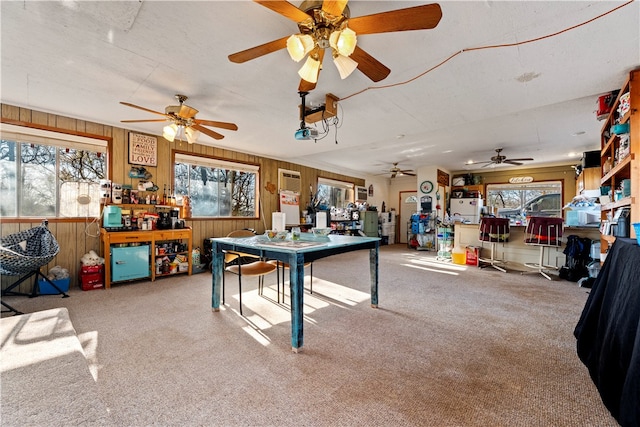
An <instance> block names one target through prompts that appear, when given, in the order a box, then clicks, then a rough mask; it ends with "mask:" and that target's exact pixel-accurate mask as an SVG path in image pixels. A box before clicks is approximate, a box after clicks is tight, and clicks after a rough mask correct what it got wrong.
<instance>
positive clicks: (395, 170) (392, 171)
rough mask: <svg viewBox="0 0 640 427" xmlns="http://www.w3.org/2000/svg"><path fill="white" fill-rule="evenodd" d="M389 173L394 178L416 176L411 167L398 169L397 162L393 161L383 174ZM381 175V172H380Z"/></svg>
mask: <svg viewBox="0 0 640 427" xmlns="http://www.w3.org/2000/svg"><path fill="white" fill-rule="evenodd" d="M387 173H388V174H391V178H395V177H396V176H398V175H399V176H403V175H406V176H416V173H415V172H414V171H412V170H411V169H400V168H399V167H398V162H396V163H393V166H392V167H391V169H389V170H388V171H387V172H385V174H387ZM381 175H382V174H381Z"/></svg>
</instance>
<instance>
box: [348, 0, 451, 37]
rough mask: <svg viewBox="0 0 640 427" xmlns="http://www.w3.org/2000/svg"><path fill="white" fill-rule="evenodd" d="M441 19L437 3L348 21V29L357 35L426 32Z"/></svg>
mask: <svg viewBox="0 0 640 427" xmlns="http://www.w3.org/2000/svg"><path fill="white" fill-rule="evenodd" d="M441 18H442V9H440V5H439V4H437V3H433V4H425V5H422V6H414V7H408V8H406V9H398V10H391V11H389V12H381V13H374V14H372V15H365V16H358V17H356V18H351V19H349V24H348V25H349V28H351V29H352V30H353V31H355V32H356V33H357V34H358V35H363V34H379V33H390V32H395V31H410V30H428V29H431V28H435V27H436V25H438V23H439V22H440V19H441Z"/></svg>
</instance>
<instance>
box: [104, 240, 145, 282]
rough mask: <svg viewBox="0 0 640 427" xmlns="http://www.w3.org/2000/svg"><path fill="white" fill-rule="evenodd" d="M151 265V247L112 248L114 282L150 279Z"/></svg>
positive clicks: (112, 278)
mask: <svg viewBox="0 0 640 427" xmlns="http://www.w3.org/2000/svg"><path fill="white" fill-rule="evenodd" d="M149 265H150V264H149V245H140V246H127V247H121V248H119V247H111V281H112V282H118V281H123V280H133V279H144V278H147V277H150V276H151V271H150V269H149Z"/></svg>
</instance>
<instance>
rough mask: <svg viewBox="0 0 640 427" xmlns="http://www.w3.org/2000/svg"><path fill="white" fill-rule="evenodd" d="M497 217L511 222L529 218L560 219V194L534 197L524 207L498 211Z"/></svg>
mask: <svg viewBox="0 0 640 427" xmlns="http://www.w3.org/2000/svg"><path fill="white" fill-rule="evenodd" d="M498 216H500V217H502V218H509V219H511V220H512V221H514V220H517V219H518V218H520V219H522V218H525V217H529V216H548V217H561V216H562V201H561V199H560V193H549V194H543V195H541V196H536V197H534V198H533V199H531V200H529V201H528V202H526V203H525V204H524V207H519V208H502V209H498Z"/></svg>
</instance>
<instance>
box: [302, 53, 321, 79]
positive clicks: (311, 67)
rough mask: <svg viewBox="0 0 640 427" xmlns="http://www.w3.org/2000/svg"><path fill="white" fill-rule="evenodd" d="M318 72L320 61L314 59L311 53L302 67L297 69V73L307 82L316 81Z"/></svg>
mask: <svg viewBox="0 0 640 427" xmlns="http://www.w3.org/2000/svg"><path fill="white" fill-rule="evenodd" d="M319 72H320V61H317V60H316V59H314V58H313V57H312V56H311V55H309V57H308V58H307V61H306V62H305V63H304V65H303V66H302V68H300V70H299V71H298V75H299V76H300V77H301V78H302V79H303V80H305V81H308V82H309V83H317V82H318V73H319Z"/></svg>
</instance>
